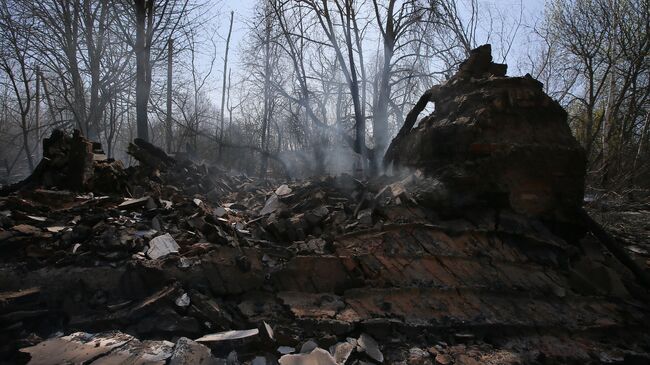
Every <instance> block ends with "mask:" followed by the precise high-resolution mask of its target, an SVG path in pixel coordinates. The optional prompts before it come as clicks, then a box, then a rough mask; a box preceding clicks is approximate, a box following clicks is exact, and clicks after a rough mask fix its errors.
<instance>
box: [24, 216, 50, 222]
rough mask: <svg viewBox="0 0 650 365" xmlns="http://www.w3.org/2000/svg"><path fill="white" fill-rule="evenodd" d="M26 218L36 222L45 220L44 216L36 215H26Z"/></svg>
mask: <svg viewBox="0 0 650 365" xmlns="http://www.w3.org/2000/svg"><path fill="white" fill-rule="evenodd" d="M27 218H29V219H32V220H35V221H37V222H45V221H46V220H47V218H45V217H37V216H35V215H28V216H27Z"/></svg>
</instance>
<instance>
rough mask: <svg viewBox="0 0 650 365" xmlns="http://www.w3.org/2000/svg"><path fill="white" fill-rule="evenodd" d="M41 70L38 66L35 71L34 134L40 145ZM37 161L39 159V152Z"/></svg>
mask: <svg viewBox="0 0 650 365" xmlns="http://www.w3.org/2000/svg"><path fill="white" fill-rule="evenodd" d="M40 73H41V70H40V68H39V67H38V66H36V70H35V71H34V75H35V78H36V90H35V91H34V133H35V134H36V138H35V140H36V143H37V144H38V141H39V140H40V138H41V119H40V117H41V82H40V77H39V75H40ZM37 159H38V152H37Z"/></svg>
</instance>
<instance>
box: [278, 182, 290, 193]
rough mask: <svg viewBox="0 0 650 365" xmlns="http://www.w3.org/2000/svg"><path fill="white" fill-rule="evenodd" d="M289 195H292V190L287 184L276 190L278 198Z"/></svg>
mask: <svg viewBox="0 0 650 365" xmlns="http://www.w3.org/2000/svg"><path fill="white" fill-rule="evenodd" d="M289 194H291V188H290V187H289V186H288V185H287V184H284V185H280V187H279V188H277V189H276V190H275V195H277V196H284V195H289Z"/></svg>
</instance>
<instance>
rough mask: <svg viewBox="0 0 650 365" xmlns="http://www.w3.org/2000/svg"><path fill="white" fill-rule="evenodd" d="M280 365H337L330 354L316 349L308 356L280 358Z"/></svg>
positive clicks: (299, 355)
mask: <svg viewBox="0 0 650 365" xmlns="http://www.w3.org/2000/svg"><path fill="white" fill-rule="evenodd" d="M279 363H280V365H337V363H336V361H335V360H334V358H333V357H332V355H330V353H329V352H327V351H325V350H323V349H321V348H315V349H314V350H312V351H311V352H310V353H308V354H303V353H301V354H295V355H293V354H292V355H284V356H282V357H280V360H279Z"/></svg>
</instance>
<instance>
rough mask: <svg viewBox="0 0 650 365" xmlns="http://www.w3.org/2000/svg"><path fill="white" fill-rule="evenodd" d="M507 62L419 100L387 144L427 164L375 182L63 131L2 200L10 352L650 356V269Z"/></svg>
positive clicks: (47, 359) (540, 97) (412, 359)
mask: <svg viewBox="0 0 650 365" xmlns="http://www.w3.org/2000/svg"><path fill="white" fill-rule="evenodd" d="M491 61H492V58H491V55H490V49H489V46H483V47H480V48H478V49H477V50H474V51H473V52H472V55H471V57H470V58H469V59H468V61H466V62H465V63H464V64H463V65H462V66H461V68H460V70H459V72H458V73H457V75H455V76H454V77H453V78H452V79H451V80H449V81H448V82H447V83H445V84H443V85H440V86H436V87H434V88H432V89H431V90H430V91H429V92H427V93H426V94H425V95H424V96H423V97H422V98H421V99H420V102H418V104H417V105H416V106H415V108H414V110H413V111H412V112H411V113H410V114H409V116H408V117H407V121H406V124H405V126H404V128H402V130H401V131H400V133H399V134H398V136H397V137H396V138H395V140H394V141H393V143H392V145H391V147H390V148H389V151H388V153H387V154H386V163H387V164H391V165H393V167H394V169H395V170H401V171H409V172H408V173H407V172H403V173H400V174H395V175H394V176H383V177H378V178H373V179H371V180H367V181H361V180H358V179H356V178H354V177H352V176H350V175H341V176H332V177H321V178H313V179H309V180H305V181H294V182H282V181H270V180H261V179H254V178H250V177H246V176H232V175H229V174H226V173H225V172H223V171H220V170H218V169H214V168H208V167H206V166H202V165H196V164H194V163H191V162H188V161H183V160H181V159H175V158H173V157H171V156H168V155H167V154H165V153H164V152H163V151H162V150H160V149H159V148H157V147H155V146H153V145H151V144H148V143H146V142H144V141H140V140H136V141H134V143H133V144H131V145H130V146H129V153H130V154H131V155H132V156H133V157H134V158H135V159H136V160H137V161H138V162H139V166H137V167H129V168H124V166H123V165H122V164H121V163H120V162H119V161H112V160H109V159H106V158H105V156H104V155H103V154H102V153H101V146H99V145H97V144H93V143H91V142H89V141H87V140H85V139H84V138H83V137H82V136H80V135H79V134H74V135H73V136H71V137H70V136H67V135H66V134H65V133H63V132H59V131H57V132H54V133H53V134H52V136H51V137H50V138H48V139H46V140H45V141H44V143H43V150H44V159H43V161H41V163H40V164H39V165H38V167H37V169H36V171H35V173H34V174H33V175H32V176H31V177H29V178H28V179H27V180H25V181H23V182H21V183H19V184H16V185H13V186H9V187H5V188H4V189H3V190H2V197H0V250H1V251H2V255H0V288H2V289H1V290H2V292H0V338H1V339H2V342H1V343H0V354H1V355H0V358H2V359H8V360H7V361H9V362H12V363H13V362H31V363H33V364H59V363H86V364H117V363H129V364H141V363H160V364H165V363H168V364H239V363H245V364H276V363H279V364H283V365H288V364H377V363H386V364H484V363H485V364H525V363H621V364H622V363H631V364H632V363H647V361H649V360H650V357H648V353H649V350H650V349H649V347H650V338H649V335H648V332H647V329H648V324H649V321H648V319H649V317H648V314H649V313H648V305H647V303H648V292H647V286H646V284H647V283H645V282H644V278H645V275H647V267H644V266H641V265H639V257H630V256H628V255H627V254H626V253H625V252H623V253H621V252H619V251H620V250H619V251H616V249H615V248H612V242H611V239H609V237H608V236H607V235H606V234H605V235H604V236H603V232H601V231H598V230H597V229H595V228H594V227H593V222H592V221H591V223H589V222H590V221H589V220H586V219H585V217H584V213H583V211H582V210H581V208H580V207H581V204H582V198H583V184H584V171H585V160H584V156H583V153H582V151H581V149H580V147H579V146H578V144H577V143H576V142H575V140H574V139H573V137H572V136H571V133H570V130H569V128H568V126H567V124H566V113H565V112H564V111H563V110H562V108H561V107H560V106H559V105H558V104H557V103H555V102H554V101H553V100H551V99H550V98H549V97H548V96H547V95H545V94H544V92H543V91H542V86H541V84H539V83H538V82H537V81H535V80H533V79H532V78H531V77H529V76H526V77H506V76H505V65H498V64H494V63H492V62H491ZM429 101H433V102H434V103H435V111H434V112H433V114H431V115H429V116H427V117H425V118H424V119H423V120H422V121H421V122H420V123H419V124H418V125H417V126H416V127H415V128H414V126H415V122H416V120H417V117H418V114H419V113H420V112H421V111H422V110H423V109H424V106H425V105H426V103H428V102H429ZM581 212H582V213H581ZM608 239H609V240H610V242H608V243H605V242H603V240H608ZM613 251H615V252H613ZM642 263H643V262H642ZM646 265H647V264H646Z"/></svg>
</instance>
